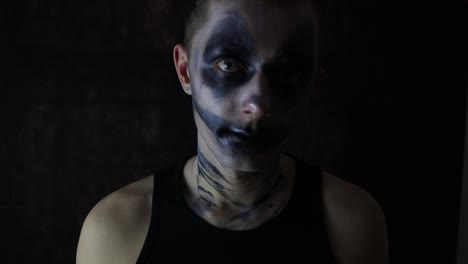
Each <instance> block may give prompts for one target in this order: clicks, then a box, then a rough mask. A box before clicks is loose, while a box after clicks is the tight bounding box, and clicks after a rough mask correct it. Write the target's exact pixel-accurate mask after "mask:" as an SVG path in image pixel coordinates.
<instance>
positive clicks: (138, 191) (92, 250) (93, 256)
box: [76, 176, 153, 264]
mask: <svg viewBox="0 0 468 264" xmlns="http://www.w3.org/2000/svg"><path fill="white" fill-rule="evenodd" d="M152 190H153V176H148V177H146V178H144V179H141V180H138V181H136V182H134V183H131V184H129V185H127V186H125V187H123V188H121V189H119V190H117V191H115V192H113V193H111V194H109V195H108V196H106V197H104V198H103V199H102V200H101V201H99V202H98V203H97V204H96V205H95V206H94V207H93V208H92V209H91V211H90V212H89V213H88V215H87V217H86V219H85V221H84V223H83V226H82V228H81V234H80V238H79V241H78V248H77V254H76V263H77V264H82V263H86V264H92V263H102V264H105V263H113V264H118V263H135V262H136V260H137V258H138V255H139V253H140V250H141V248H142V246H143V243H144V240H145V238H146V233H147V231H148V228H149V222H150V216H151V204H152Z"/></svg>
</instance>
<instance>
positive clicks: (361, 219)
mask: <svg viewBox="0 0 468 264" xmlns="http://www.w3.org/2000/svg"><path fill="white" fill-rule="evenodd" d="M322 172H323V202H324V215H325V216H324V217H325V223H326V225H327V231H328V236H329V238H330V245H331V247H332V250H333V252H334V255H335V258H336V260H337V263H339V264H354V263H359V264H367V263H372V264H387V263H388V238H387V228H386V222H385V216H384V212H383V210H382V208H381V206H380V205H379V203H378V202H377V201H376V200H375V199H374V197H373V196H372V195H371V194H369V193H368V192H367V191H365V190H363V189H362V188H360V187H358V186H356V185H354V184H352V183H350V182H347V181H345V180H342V179H340V178H338V177H336V176H334V175H332V174H330V173H328V172H326V171H322Z"/></svg>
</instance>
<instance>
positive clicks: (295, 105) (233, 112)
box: [190, 1, 317, 154]
mask: <svg viewBox="0 0 468 264" xmlns="http://www.w3.org/2000/svg"><path fill="white" fill-rule="evenodd" d="M234 2H235V1H234ZM244 2H247V1H244ZM250 2H252V1H250ZM213 5H214V4H212V8H211V9H210V10H211V11H210V19H209V22H208V23H207V25H205V27H204V28H203V30H200V32H199V33H198V34H197V35H196V38H195V41H194V44H193V45H194V46H193V47H192V50H193V51H194V52H193V54H192V57H191V61H192V62H191V63H190V73H191V80H192V81H191V86H192V87H191V88H192V92H193V107H194V111H195V113H196V123H197V127H198V128H199V133H200V131H201V130H203V129H200V128H201V127H202V126H200V122H203V123H204V124H203V126H205V127H206V128H207V129H206V130H207V131H205V132H203V133H210V134H211V139H213V140H215V141H216V144H217V145H218V147H219V148H221V149H225V150H229V151H230V153H242V154H251V153H259V152H266V151H268V150H270V149H272V148H274V147H276V146H278V145H280V144H281V143H282V142H283V141H284V139H285V138H286V137H287V136H288V135H289V134H290V132H291V131H292V130H293V129H294V128H295V126H296V125H298V121H299V120H301V117H302V116H303V114H304V112H305V110H306V108H305V104H306V102H307V97H308V95H309V93H310V89H311V87H310V86H311V84H312V81H313V80H314V76H315V74H314V73H315V71H316V59H317V58H316V53H315V50H316V37H315V34H314V32H315V31H314V25H313V23H314V21H313V20H310V19H309V20H307V19H305V18H304V16H297V17H296V15H295V14H297V13H298V12H299V13H304V12H303V10H301V9H300V8H301V7H292V6H289V5H288V8H289V9H293V10H286V11H285V14H281V13H278V12H281V11H282V10H279V11H275V10H264V9H255V8H245V7H246V6H245V4H244V5H235V4H226V3H225V4H223V5H218V6H216V7H213ZM294 8H296V10H294ZM279 14H281V16H279ZM276 20H278V21H276ZM268 21H271V23H268ZM197 116H198V117H199V119H200V120H197Z"/></svg>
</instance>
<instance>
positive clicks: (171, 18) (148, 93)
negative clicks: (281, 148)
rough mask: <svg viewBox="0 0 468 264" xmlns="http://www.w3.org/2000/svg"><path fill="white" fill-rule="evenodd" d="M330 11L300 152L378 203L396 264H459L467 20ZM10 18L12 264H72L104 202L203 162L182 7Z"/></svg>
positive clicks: (7, 155) (37, 5)
mask: <svg viewBox="0 0 468 264" xmlns="http://www.w3.org/2000/svg"><path fill="white" fill-rule="evenodd" d="M439 2H440V3H442V1H439ZM327 6H328V8H329V9H330V13H328V16H327V20H326V25H327V26H328V27H329V28H332V29H333V31H327V32H333V33H328V34H327V35H326V38H325V41H324V43H323V44H322V46H323V48H324V50H325V51H326V53H325V55H324V62H323V65H324V66H325V68H326V71H327V74H326V76H325V79H324V81H323V85H322V87H321V88H320V90H318V91H317V94H316V97H315V100H314V102H312V110H311V113H310V114H311V118H310V123H309V124H305V125H304V127H303V129H302V130H301V131H299V133H298V135H297V136H296V137H294V138H293V139H292V140H291V141H290V143H289V145H288V148H289V149H290V150H291V151H293V152H295V153H297V154H299V155H301V156H303V157H304V158H305V159H306V160H308V161H311V162H318V163H320V164H322V166H323V167H325V168H327V169H328V170H330V171H332V172H335V173H336V174H338V175H339V176H341V177H343V178H347V179H348V180H350V181H353V182H355V183H357V184H359V185H361V186H363V187H365V189H367V190H368V191H369V192H371V193H372V194H373V195H374V196H375V197H376V198H377V199H378V200H379V202H381V204H382V206H383V207H384V210H385V212H386V215H387V217H388V224H389V230H390V238H391V246H392V248H391V249H392V258H393V262H394V263H425V262H428V261H430V260H438V263H452V262H451V260H453V259H454V252H455V236H456V221H457V215H458V211H457V210H458V199H459V189H458V186H459V183H460V177H461V165H460V164H461V151H462V147H461V146H462V144H460V142H461V140H462V139H463V133H462V129H461V128H462V127H463V125H462V122H463V116H462V114H459V112H458V111H457V110H459V109H464V108H463V105H464V101H463V99H464V97H463V96H462V95H463V94H464V91H462V90H458V89H457V88H458V87H459V86H458V84H459V83H458V81H459V80H460V77H462V76H463V74H460V73H461V72H463V68H460V67H459V64H458V62H453V60H452V59H453V58H458V57H459V53H458V52H459V50H460V49H459V47H461V46H462V45H461V44H457V43H459V42H458V40H459V39H458V32H459V31H457V30H458V29H457V28H456V26H455V25H458V24H459V23H458V20H457V19H458V16H457V14H458V13H457V12H456V10H457V8H455V7H454V6H453V5H449V4H445V5H440V6H439V5H436V4H432V5H428V6H426V9H428V10H426V9H424V10H421V9H420V8H419V7H410V6H409V5H408V4H405V5H404V7H405V8H402V6H403V5H398V4H397V3H396V2H392V4H377V3H373V2H370V1H367V2H364V1H360V2H353V4H352V5H350V4H349V3H346V2H345V1H336V2H335V3H331V2H329V3H328V5H327ZM435 7H437V9H436V8H435ZM436 11H437V12H436ZM0 12H1V14H2V16H1V22H2V27H1V29H2V30H3V32H4V34H3V36H2V39H1V40H2V41H0V58H2V60H1V61H2V63H1V66H2V71H1V73H0V77H1V79H0V85H1V97H0V102H1V104H0V120H1V121H2V123H1V130H0V166H1V168H2V175H1V176H2V184H1V185H0V206H1V211H0V214H1V215H0V216H1V219H2V222H1V223H4V225H5V227H6V228H5V229H6V231H5V232H6V236H4V237H6V238H7V239H6V241H8V244H9V246H8V249H9V250H8V254H7V255H6V258H7V261H6V263H74V256H75V250H76V245H77V241H78V235H79V231H80V227H81V225H82V223H83V220H84V217H85V216H86V214H87V213H88V212H89V210H90V209H91V208H92V206H93V205H94V204H95V203H96V202H97V201H99V200H100V199H101V198H102V197H104V196H105V195H107V194H108V193H110V192H112V191H114V190H116V189H118V188H120V187H122V186H124V185H126V184H128V183H130V182H132V181H134V180H136V179H140V178H142V177H145V176H147V175H149V174H150V173H152V172H154V171H155V170H156V169H157V168H159V167H161V166H164V165H165V164H168V163H171V162H173V161H175V160H177V159H179V158H181V157H182V156H185V155H187V154H188V153H191V152H193V151H194V149H195V146H196V145H195V144H196V142H195V131H194V124H193V120H192V114H191V108H190V98H189V97H188V96H186V95H185V94H183V93H182V90H181V89H180V87H179V84H178V80H177V77H176V75H175V72H174V68H173V65H172V59H171V51H172V47H173V45H174V44H175V43H176V41H178V40H180V39H181V28H182V24H183V20H184V17H185V6H184V4H183V1H169V0H138V1H128V0H118V1H105V0H100V1H89V0H85V1H71V2H70V1H59V0H45V1H38V0H22V1H3V2H1V3H0ZM386 12H389V14H387V13H386ZM436 36H437V37H436ZM447 43H451V44H450V45H449V44H447ZM441 87H444V89H441ZM445 88H447V89H445ZM460 113H462V112H460ZM459 145H460V147H459ZM415 245H416V246H415ZM427 252H431V254H427Z"/></svg>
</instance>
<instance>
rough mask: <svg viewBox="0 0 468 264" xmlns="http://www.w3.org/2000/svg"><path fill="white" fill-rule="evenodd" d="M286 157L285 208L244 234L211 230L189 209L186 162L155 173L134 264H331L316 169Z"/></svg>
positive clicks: (211, 227)
mask: <svg viewBox="0 0 468 264" xmlns="http://www.w3.org/2000/svg"><path fill="white" fill-rule="evenodd" d="M288 156H291V157H292V158H294V160H295V164H296V179H295V183H294V191H293V193H292V196H291V198H290V200H289V202H288V204H287V205H286V207H285V208H284V209H283V211H282V212H280V214H279V215H278V216H277V217H275V218H274V219H272V220H270V221H268V222H266V223H264V224H262V225H261V226H259V227H257V228H254V229H251V230H247V231H231V230H225V229H221V228H218V227H215V226H212V225H210V224H209V223H207V222H205V221H204V220H203V219H202V218H200V217H199V216H198V215H196V214H195V213H194V212H193V211H192V210H191V209H190V208H189V206H188V205H187V203H186V202H185V200H184V197H183V193H182V187H181V186H182V185H181V180H182V175H183V167H184V165H185V162H186V160H187V159H185V160H183V161H182V162H180V163H179V164H176V165H175V166H172V167H168V168H166V169H162V170H160V171H158V172H157V173H155V174H154V188H153V205H152V212H151V221H150V225H149V230H148V233H147V236H146V239H145V242H144V245H143V248H142V250H141V252H140V255H139V258H138V262H137V264H166V263H203V264H211V263H213V264H214V263H216V264H230V263H236V264H243V263H293V264H300V263H309V264H334V263H335V261H334V258H333V256H332V254H331V250H330V246H329V241H328V238H327V233H326V229H325V223H324V220H323V214H322V210H323V208H322V207H323V206H322V173H321V169H320V167H318V166H310V165H308V164H306V163H305V162H304V161H302V160H301V159H299V158H297V157H294V156H292V155H288Z"/></svg>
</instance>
